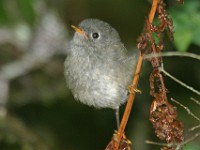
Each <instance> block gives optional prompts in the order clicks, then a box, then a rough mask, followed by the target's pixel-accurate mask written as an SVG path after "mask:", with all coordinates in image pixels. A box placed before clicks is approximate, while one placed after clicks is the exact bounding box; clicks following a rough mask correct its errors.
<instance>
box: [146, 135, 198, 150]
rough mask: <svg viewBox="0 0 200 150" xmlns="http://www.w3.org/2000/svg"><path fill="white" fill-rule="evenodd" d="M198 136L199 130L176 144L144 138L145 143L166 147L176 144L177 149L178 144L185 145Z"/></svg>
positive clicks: (178, 147)
mask: <svg viewBox="0 0 200 150" xmlns="http://www.w3.org/2000/svg"><path fill="white" fill-rule="evenodd" d="M199 136H200V132H197V133H195V134H194V135H193V136H191V137H190V138H188V139H186V140H184V141H183V142H181V143H179V144H177V143H169V144H167V143H159V142H154V141H149V140H146V142H145V143H147V144H152V145H157V146H166V147H171V146H173V145H174V146H177V147H176V149H175V150H179V149H180V145H185V144H187V143H189V142H191V141H194V140H195V139H196V138H198V137H199Z"/></svg>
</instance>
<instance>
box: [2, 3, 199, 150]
mask: <svg viewBox="0 0 200 150" xmlns="http://www.w3.org/2000/svg"><path fill="white" fill-rule="evenodd" d="M166 3H167V10H168V12H169V14H170V17H171V18H172V19H173V22H174V26H175V27H174V30H175V41H174V42H173V43H171V42H170V41H169V40H168V37H167V36H166V38H165V51H181V52H186V51H187V52H191V53H195V54H200V2H199V0H193V1H189V0H185V4H184V5H183V6H181V5H178V4H177V2H176V1H175V0H167V1H166ZM150 7H151V1H148V0H142V1H141V0H127V1H122V0H117V1H116V0H109V1H108V0H101V1H99V0H59V1H55V0H14V1H13V0H0V149H1V150H102V149H105V147H106V145H107V144H108V142H109V141H110V139H111V138H112V135H113V131H114V130H116V121H115V114H114V111H113V110H110V109H101V110H97V109H94V108H92V107H88V106H85V105H83V104H81V103H79V102H77V101H75V100H74V99H73V96H72V94H71V93H70V91H69V90H68V89H67V87H66V84H65V79H64V75H63V71H64V70H63V62H64V60H65V57H66V47H67V45H68V42H69V40H70V39H71V37H72V35H73V33H74V31H73V30H72V29H71V28H70V25H71V24H74V25H77V24H78V23H79V22H80V21H82V20H83V19H85V18H99V19H101V20H104V21H106V22H108V23H110V24H111V25H112V26H113V27H114V28H116V29H117V31H119V34H120V36H121V38H122V41H123V42H124V43H125V46H126V47H127V48H128V50H130V51H133V50H135V49H136V48H135V47H136V43H137V42H136V41H137V38H138V37H139V35H140V33H141V32H142V29H143V26H144V21H145V18H146V16H147V14H148V12H149V10H150ZM166 35H167V34H166ZM164 65H165V69H166V70H167V71H168V72H169V73H171V74H172V75H174V76H175V77H177V78H178V79H180V80H182V81H183V82H185V83H186V84H188V85H190V86H192V87H193V88H195V89H197V90H200V61H198V60H195V59H191V58H187V57H165V58H164ZM150 72H151V65H150V64H149V62H147V61H145V63H144V65H143V69H142V74H141V78H140V81H139V87H138V88H139V89H140V90H141V91H142V94H138V95H137V96H136V101H135V104H134V106H133V111H132V114H131V117H130V120H129V122H128V126H127V128H126V135H127V137H128V138H129V139H130V140H131V141H132V148H133V149H135V150H155V149H160V147H159V146H155V145H149V144H145V141H146V140H151V141H158V142H159V140H158V139H157V138H156V137H155V134H154V130H153V128H152V125H151V123H150V122H149V120H148V117H149V109H150V104H151V101H152V99H153V98H152V97H151V96H150V95H149V74H150ZM165 81H166V86H167V88H168V90H169V99H170V97H173V98H174V99H177V100H179V101H180V102H181V103H183V104H184V105H185V106H187V107H188V108H189V109H190V110H191V111H192V112H193V113H194V114H195V115H197V116H198V117H200V111H199V110H200V106H199V105H196V104H195V103H193V102H192V101H190V100H189V99H190V97H193V98H195V99H198V100H200V97H199V96H198V95H196V94H194V93H192V92H190V91H189V90H187V89H185V88H184V87H182V86H180V85H179V84H177V83H175V82H174V81H172V80H171V79H169V78H168V77H166V78H165ZM170 103H172V104H173V105H175V106H177V109H178V112H179V116H178V118H179V119H180V120H182V121H183V123H184V126H185V133H184V135H185V137H186V138H189V137H191V136H193V135H194V134H195V133H198V132H199V130H200V129H199V128H198V129H196V130H195V131H194V132H189V131H188V129H189V128H191V127H193V126H196V125H198V124H200V122H198V121H196V120H195V119H194V118H192V117H191V116H190V115H188V114H187V112H186V111H185V110H184V109H182V108H181V107H180V106H178V105H176V104H174V103H173V102H171V101H170ZM123 110H124V106H122V107H121V115H122V112H123ZM199 149H200V138H197V139H195V140H193V141H192V142H190V143H188V144H187V145H186V146H185V148H184V150H199Z"/></svg>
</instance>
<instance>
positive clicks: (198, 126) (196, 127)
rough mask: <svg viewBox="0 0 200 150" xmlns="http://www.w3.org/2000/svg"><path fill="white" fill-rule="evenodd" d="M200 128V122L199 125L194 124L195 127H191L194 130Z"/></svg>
mask: <svg viewBox="0 0 200 150" xmlns="http://www.w3.org/2000/svg"><path fill="white" fill-rule="evenodd" d="M198 128H200V124H199V125H197V126H194V127H192V128H190V129H189V131H194V130H196V129H198Z"/></svg>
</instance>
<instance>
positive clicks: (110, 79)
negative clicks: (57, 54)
mask: <svg viewBox="0 0 200 150" xmlns="http://www.w3.org/2000/svg"><path fill="white" fill-rule="evenodd" d="M78 27H79V28H80V29H82V30H83V31H84V32H85V34H86V35H87V37H88V38H86V37H85V36H83V35H81V34H80V33H78V32H75V34H74V37H73V39H72V41H71V42H70V45H69V49H68V56H67V58H66V60H65V63H64V66H65V78H66V81H67V86H68V87H69V89H70V90H71V91H72V93H73V95H74V98H75V99H77V100H79V101H80V102H82V103H84V104H87V105H89V106H94V107H96V108H113V109H117V108H118V107H119V106H120V104H123V103H124V102H125V101H126V99H127V94H128V85H129V84H131V80H132V78H133V73H134V70H135V64H136V61H137V58H136V55H134V56H129V55H128V53H127V50H126V48H125V47H124V45H123V44H122V42H121V40H120V37H119V35H118V32H117V31H116V30H115V29H114V28H112V27H111V26H110V25H109V24H108V23H106V22H103V21H101V20H98V19H85V20H83V21H82V22H81V23H80V24H79V26H78ZM94 33H97V34H98V35H99V37H98V38H96V37H97V35H96V36H94ZM94 37H95V38H94Z"/></svg>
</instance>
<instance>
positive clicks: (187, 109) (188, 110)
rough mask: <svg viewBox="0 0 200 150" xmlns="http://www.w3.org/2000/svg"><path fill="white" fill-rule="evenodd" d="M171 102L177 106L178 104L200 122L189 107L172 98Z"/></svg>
mask: <svg viewBox="0 0 200 150" xmlns="http://www.w3.org/2000/svg"><path fill="white" fill-rule="evenodd" d="M171 101H173V102H175V103H176V104H178V105H179V106H181V107H182V108H183V109H185V110H186V111H187V113H188V114H189V115H190V116H192V117H193V118H194V119H196V120H197V121H199V122H200V118H199V117H197V116H196V115H195V114H193V113H192V112H191V111H190V109H189V108H188V107H186V106H184V105H183V104H181V103H180V102H178V101H177V100H175V99H173V98H171Z"/></svg>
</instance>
